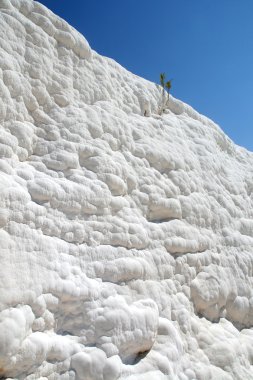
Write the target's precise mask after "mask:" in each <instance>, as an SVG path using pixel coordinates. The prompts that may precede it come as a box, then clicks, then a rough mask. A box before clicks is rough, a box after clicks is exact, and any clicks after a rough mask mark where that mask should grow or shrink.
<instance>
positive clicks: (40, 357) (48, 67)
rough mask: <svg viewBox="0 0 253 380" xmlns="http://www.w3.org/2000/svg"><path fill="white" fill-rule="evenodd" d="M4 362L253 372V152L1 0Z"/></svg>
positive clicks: (4, 367)
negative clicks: (164, 106)
mask: <svg viewBox="0 0 253 380" xmlns="http://www.w3.org/2000/svg"><path fill="white" fill-rule="evenodd" d="M0 95H1V96H0V178H1V179H0V227H1V229H0V247H1V248H0V260H1V261H0V263H1V266H0V271H1V275H0V377H1V376H2V377H1V378H9V379H27V380H28V379H29V380H33V379H41V380H42V379H44V380H45V379H51V380H53V379H60V380H65V379H66V380H67V379H69V380H70V379H76V380H116V379H125V380H165V379H167V380H212V379H213V380H214V379H215V380H216V379H219V380H232V379H238V380H239V379H253V366H252V364H253V330H252V329H251V328H252V325H253V277H252V276H253V249H252V247H253V218H252V216H253V207H252V206H253V195H252V190H253V154H252V153H250V152H247V151H246V150H245V149H243V148H240V147H238V146H236V145H234V144H233V142H232V141H231V140H230V139H229V138H228V137H227V136H226V135H225V134H224V133H223V132H222V130H221V129H220V128H219V127H218V126H217V125H215V124H214V123H213V122H212V121H210V120H209V119H207V118H206V117H204V116H201V115H199V114H198V113H197V112H196V111H194V110H193V109H192V108H191V107H190V106H188V105H186V104H184V103H182V102H180V101H179V100H176V99H174V98H173V97H171V98H170V101H169V107H168V108H167V109H166V111H165V113H163V114H162V115H159V112H158V110H159V107H161V89H159V86H156V85H155V84H154V83H151V82H148V81H146V80H144V79H142V78H139V77H137V76H135V75H133V74H132V73H130V72H128V71H127V70H125V69H124V68H122V67H121V66H120V65H118V64H117V63H116V62H115V61H113V60H111V59H108V58H105V57H101V56H100V55H98V54H97V53H96V52H94V51H92V50H91V48H90V46H89V44H88V42H87V41H86V40H85V38H84V37H82V36H81V35H80V34H79V33H78V32H77V31H75V30H74V29H73V28H72V27H70V26H69V25H68V24H67V23H66V22H65V21H63V20H62V19H60V18H59V17H57V16H55V15H54V14H53V13H52V12H50V11H49V10H48V9H47V8H45V7H44V6H42V5H41V4H39V3H37V2H33V1H31V0H1V1H0Z"/></svg>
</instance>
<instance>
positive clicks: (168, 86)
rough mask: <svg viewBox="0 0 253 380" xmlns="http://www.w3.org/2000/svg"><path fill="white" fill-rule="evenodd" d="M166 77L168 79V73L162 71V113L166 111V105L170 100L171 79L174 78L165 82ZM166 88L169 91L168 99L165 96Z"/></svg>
mask: <svg viewBox="0 0 253 380" xmlns="http://www.w3.org/2000/svg"><path fill="white" fill-rule="evenodd" d="M165 79H166V74H165V73H161V74H160V84H161V86H162V89H163V90H162V105H161V110H160V112H159V113H160V115H161V114H162V112H163V111H164V107H165V106H166V105H167V102H168V101H169V96H170V89H171V81H172V79H170V80H168V81H167V82H165ZM165 89H166V90H167V92H168V99H167V100H165V99H164V97H165Z"/></svg>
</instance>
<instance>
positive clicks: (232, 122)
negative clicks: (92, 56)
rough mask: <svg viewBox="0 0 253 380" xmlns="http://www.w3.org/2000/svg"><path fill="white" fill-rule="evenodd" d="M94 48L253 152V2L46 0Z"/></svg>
mask: <svg viewBox="0 0 253 380" xmlns="http://www.w3.org/2000/svg"><path fill="white" fill-rule="evenodd" d="M40 2H41V3H42V4H44V5H46V6H47V7H48V8H49V9H51V10H52V11H53V12H54V13H56V14H58V15H59V16H61V17H63V18H64V19H65V20H67V21H68V22H69V23H70V24H71V25H72V26H74V27H75V28H76V29H78V30H79V31H80V32H81V33H82V34H83V35H84V36H85V37H86V39H87V40H88V42H89V43H90V45H91V47H92V48H93V49H94V50H96V51H97V52H98V53H100V54H102V55H106V56H108V57H111V58H113V59H115V60H116V61H117V62H119V63H120V64H121V65H123V66H124V67H126V68H127V69H128V70H130V71H132V72H133V73H135V74H137V75H140V76H142V77H144V78H146V79H149V80H151V81H154V82H159V74H160V72H166V74H167V77H168V79H171V78H172V79H173V82H172V84H173V86H172V90H171V93H172V95H174V96H175V97H177V98H179V99H181V100H183V101H184V102H186V103H188V104H190V105H191V106H192V107H194V108H195V109H196V110H197V111H199V112H200V113H203V114H205V115H206V116H208V117H210V118H211V119H213V120H214V121H215V122H217V123H218V124H219V125H220V126H221V128H222V129H223V130H224V131H225V132H226V133H227V134H228V136H229V137H230V138H232V140H233V141H234V142H236V143H237V144H239V145H242V146H244V147H246V148H247V149H249V150H251V151H253V139H252V135H253V21H252V20H253V0H73V1H69V0H60V1H59V0H41V1H40Z"/></svg>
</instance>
